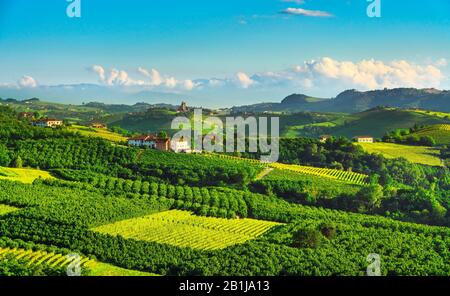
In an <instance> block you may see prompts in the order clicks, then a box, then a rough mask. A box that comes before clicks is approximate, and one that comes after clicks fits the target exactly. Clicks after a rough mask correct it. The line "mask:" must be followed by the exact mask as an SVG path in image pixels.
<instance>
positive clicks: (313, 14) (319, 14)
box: [281, 7, 333, 17]
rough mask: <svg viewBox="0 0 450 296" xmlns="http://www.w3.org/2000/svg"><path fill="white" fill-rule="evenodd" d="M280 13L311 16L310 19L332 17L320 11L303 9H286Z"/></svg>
mask: <svg viewBox="0 0 450 296" xmlns="http://www.w3.org/2000/svg"><path fill="white" fill-rule="evenodd" d="M281 13H284V14H291V15H303V16H311V17H331V16H333V15H332V14H331V13H329V12H326V11H321V10H308V9H303V8H292V7H290V8H286V9H285V10H283V11H282V12H281Z"/></svg>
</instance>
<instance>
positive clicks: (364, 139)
mask: <svg viewBox="0 0 450 296" xmlns="http://www.w3.org/2000/svg"><path fill="white" fill-rule="evenodd" d="M355 140H356V142H358V143H373V142H375V140H374V138H373V137H371V136H358V137H355Z"/></svg>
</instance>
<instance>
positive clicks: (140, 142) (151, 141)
mask: <svg viewBox="0 0 450 296" xmlns="http://www.w3.org/2000/svg"><path fill="white" fill-rule="evenodd" d="M156 141H157V138H156V137H155V136H154V135H141V136H136V137H132V138H129V139H128V145H130V146H136V147H149V148H152V149H156Z"/></svg>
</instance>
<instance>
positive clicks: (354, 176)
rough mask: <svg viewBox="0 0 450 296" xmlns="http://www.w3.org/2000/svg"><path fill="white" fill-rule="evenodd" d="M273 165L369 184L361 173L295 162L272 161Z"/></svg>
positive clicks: (284, 168) (282, 168) (274, 166)
mask: <svg viewBox="0 0 450 296" xmlns="http://www.w3.org/2000/svg"><path fill="white" fill-rule="evenodd" d="M270 166H271V167H273V168H276V169H280V170H287V171H291V172H296V173H300V174H307V175H314V176H319V177H324V178H330V179H335V180H339V181H344V182H347V183H351V184H357V185H365V184H367V179H368V176H367V175H364V174H360V173H354V172H347V171H340V170H333V169H327V168H316V167H309V166H301V165H293V164H283V163H271V164H270Z"/></svg>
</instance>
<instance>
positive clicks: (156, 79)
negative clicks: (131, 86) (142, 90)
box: [138, 67, 163, 86]
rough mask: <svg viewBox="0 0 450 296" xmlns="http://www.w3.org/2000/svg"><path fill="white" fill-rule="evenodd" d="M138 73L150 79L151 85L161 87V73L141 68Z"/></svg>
mask: <svg viewBox="0 0 450 296" xmlns="http://www.w3.org/2000/svg"><path fill="white" fill-rule="evenodd" d="M138 72H139V73H141V74H142V75H144V76H146V77H148V78H150V85H153V86H159V85H161V84H162V83H163V78H162V77H161V73H159V71H158V70H156V69H151V70H150V71H148V70H147V69H144V68H142V67H139V68H138Z"/></svg>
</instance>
